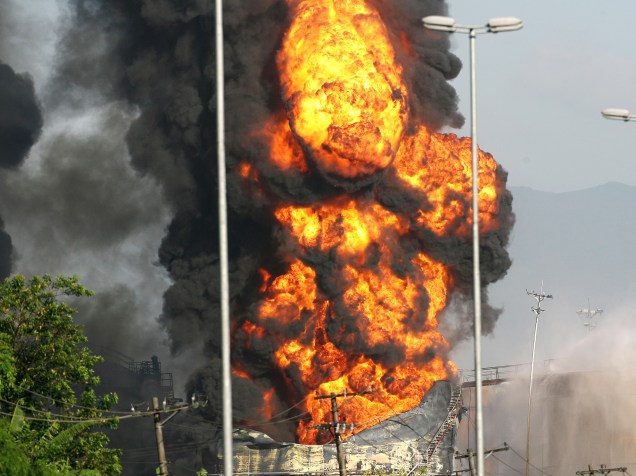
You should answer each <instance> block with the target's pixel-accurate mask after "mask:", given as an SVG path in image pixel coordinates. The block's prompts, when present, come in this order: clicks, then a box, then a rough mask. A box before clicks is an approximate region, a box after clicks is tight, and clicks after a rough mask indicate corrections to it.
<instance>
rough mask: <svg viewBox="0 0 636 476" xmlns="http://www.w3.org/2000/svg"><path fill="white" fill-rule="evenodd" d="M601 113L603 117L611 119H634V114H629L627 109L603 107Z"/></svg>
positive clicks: (635, 117)
mask: <svg viewBox="0 0 636 476" xmlns="http://www.w3.org/2000/svg"><path fill="white" fill-rule="evenodd" d="M601 114H602V115H603V117H604V118H605V119H613V120H615V121H633V120H635V119H636V116H634V115H632V114H630V113H629V111H628V110H627V109H616V108H609V109H603V110H602V111H601Z"/></svg>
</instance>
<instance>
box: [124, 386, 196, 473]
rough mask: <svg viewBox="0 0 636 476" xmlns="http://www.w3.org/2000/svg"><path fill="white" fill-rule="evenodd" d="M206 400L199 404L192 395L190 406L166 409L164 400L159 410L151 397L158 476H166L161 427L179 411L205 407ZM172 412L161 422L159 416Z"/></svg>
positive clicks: (166, 463)
mask: <svg viewBox="0 0 636 476" xmlns="http://www.w3.org/2000/svg"><path fill="white" fill-rule="evenodd" d="M207 403H208V401H207V399H206V400H205V401H204V402H203V403H200V402H199V400H198V398H197V396H196V395H192V401H191V403H190V404H187V403H179V405H178V406H176V407H173V408H166V404H167V402H166V399H165V398H164V400H163V405H162V408H161V409H160V408H159V399H158V398H157V397H152V411H153V414H152V416H153V420H154V422H155V438H156V440H157V454H158V455H159V475H160V476H168V460H167V459H166V449H165V447H164V444H163V425H164V424H165V423H167V422H168V421H169V420H170V419H171V418H172V417H174V416H175V415H176V414H177V413H179V412H180V411H181V410H187V409H188V408H198V407H199V406H202V407H204V406H206V405H207ZM132 410H133V411H135V406H134V405H133V406H132ZM167 411H170V412H172V413H171V414H170V415H169V416H168V417H167V418H166V419H165V420H163V421H161V414H162V413H164V412H167Z"/></svg>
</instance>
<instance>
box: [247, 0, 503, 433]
mask: <svg viewBox="0 0 636 476" xmlns="http://www.w3.org/2000/svg"><path fill="white" fill-rule="evenodd" d="M288 4H289V10H290V15H291V22H290V25H289V28H288V30H287V33H286V35H285V36H284V38H283V40H282V46H281V49H280V51H279V53H278V57H277V65H278V72H279V75H280V84H281V86H282V102H281V105H283V106H284V110H283V108H281V113H278V114H274V115H273V116H272V118H271V119H270V120H269V121H268V122H267V123H266V124H264V125H263V127H262V129H261V130H259V131H255V134H256V135H258V136H260V137H261V138H265V139H264V140H265V141H266V142H267V144H268V148H269V156H267V157H263V158H261V160H263V161H265V162H267V164H268V167H275V168H276V169H278V170H280V171H281V172H283V173H289V174H301V175H307V174H312V173H314V174H318V175H320V177H322V178H323V179H325V178H326V180H327V182H329V183H331V184H332V185H334V190H336V192H334V193H331V194H329V196H328V198H323V199H321V200H318V201H316V202H315V203H303V204H302V205H299V204H297V203H293V201H292V200H290V201H289V203H281V204H280V205H279V206H278V207H277V208H276V209H275V210H274V212H273V217H272V219H273V220H274V221H275V222H276V223H277V230H278V231H277V237H278V240H279V242H280V261H281V263H282V268H283V269H284V271H282V272H281V271H280V268H279V269H278V270H274V269H265V268H263V269H262V270H261V283H262V286H261V289H260V299H259V300H258V302H257V303H256V304H254V305H253V306H252V308H251V312H250V314H249V316H248V317H247V318H244V319H242V320H241V321H240V323H239V325H238V326H239V327H238V328H237V331H236V344H237V345H242V346H244V347H245V348H247V349H248V350H249V349H250V348H257V347H258V348H263V347H267V348H271V362H269V363H267V365H268V366H269V367H270V368H271V371H270V374H275V377H274V380H275V381H276V382H277V383H276V386H275V390H274V391H275V393H276V395H277V398H278V400H279V401H282V402H284V403H285V404H286V405H287V406H288V407H291V406H295V408H296V409H297V410H299V413H302V412H303V411H304V412H307V413H308V414H309V417H310V418H306V419H303V420H301V421H300V422H299V424H298V426H297V438H298V440H299V441H300V442H302V443H308V444H311V443H320V442H325V441H328V440H329V439H330V438H331V436H330V435H329V433H326V432H321V431H319V430H318V429H316V428H314V425H316V424H319V423H324V422H327V421H330V419H331V418H330V410H331V409H330V402H329V401H328V399H325V400H321V399H315V398H313V397H314V395H315V394H320V395H324V394H330V393H342V392H343V391H344V390H346V391H348V392H365V394H364V395H360V396H356V397H354V398H348V399H346V401H343V402H342V405H341V408H340V416H341V418H342V420H344V421H346V422H349V423H355V424H356V425H357V428H358V429H360V428H365V427H368V426H370V425H373V424H375V423H377V422H378V421H381V420H383V419H386V418H388V417H390V416H391V415H393V414H395V413H399V412H403V411H406V410H409V409H411V408H413V407H415V406H416V405H418V404H419V403H420V401H421V399H422V397H423V396H424V394H425V393H426V392H427V391H428V390H429V389H430V388H431V386H432V385H433V383H434V382H435V381H437V380H441V379H447V378H451V377H453V375H454V372H455V367H454V365H453V364H452V362H450V361H449V360H448V359H447V357H446V356H447V354H448V351H449V344H448V342H447V341H446V340H445V338H444V337H443V336H442V335H441V333H440V332H439V331H438V319H439V316H440V312H441V311H442V310H444V308H445V307H446V306H447V304H448V299H449V295H450V293H451V291H452V290H453V286H454V279H453V274H452V272H451V270H450V269H449V266H448V265H447V264H445V263H444V262H441V261H440V260H439V259H437V258H433V256H432V255H430V253H427V249H429V247H428V246H427V241H426V240H428V239H434V238H435V237H447V238H449V239H454V240H463V241H464V242H465V241H467V240H468V239H469V238H470V231H471V213H472V211H471V207H470V204H471V193H472V185H471V183H472V182H471V179H472V177H471V173H472V172H471V151H470V140H467V139H460V138H458V137H457V136H455V135H453V134H441V133H436V132H432V131H429V130H428V129H427V128H426V127H425V126H424V125H423V124H424V122H425V118H423V119H421V118H414V117H409V114H408V110H407V104H408V94H409V92H408V91H407V88H406V86H405V83H404V81H403V79H402V74H403V70H402V66H401V65H400V64H399V63H398V61H397V60H396V54H395V51H394V48H393V46H392V43H391V41H390V36H389V34H388V31H387V27H386V26H385V24H384V23H383V21H382V18H381V17H380V15H379V13H378V11H376V10H375V8H374V7H373V6H372V5H373V3H372V2H370V1H364V0H346V1H345V0H343V1H340V0H323V1H320V0H288ZM407 125H410V128H407ZM407 129H408V130H409V132H408V133H407V132H406V131H407ZM479 154H480V155H479V172H480V191H479V205H480V221H481V222H480V225H481V228H482V230H483V231H489V230H494V229H496V228H497V227H498V226H499V222H498V213H499V209H498V203H499V201H498V193H499V191H500V190H502V189H503V188H504V184H503V183H501V179H499V178H498V176H497V174H496V173H495V172H496V170H497V164H496V162H495V161H494V160H493V158H492V156H490V155H488V154H485V153H483V152H481V151H480V153H479ZM241 174H242V176H243V177H244V180H245V182H246V184H249V186H250V187H252V188H253V187H255V186H256V187H258V186H260V185H261V177H260V176H259V173H258V171H257V170H256V168H254V167H252V166H251V165H249V164H248V163H247V162H246V163H245V164H244V165H243V166H242V168H241ZM389 180H390V184H391V185H390V187H391V189H392V190H394V189H398V190H399V192H400V193H402V194H403V195H404V196H407V197H411V198H412V200H411V203H412V205H411V206H410V207H407V208H406V209H403V210H401V209H398V208H397V207H396V206H393V205H392V204H391V203H387V202H388V201H387V200H385V199H383V198H382V187H387V186H388V185H386V183H388V181H389ZM235 373H236V375H237V376H238V377H243V378H248V379H250V380H253V381H254V382H260V380H259V379H258V378H257V377H258V376H256V375H250V374H249V372H248V371H247V370H246V369H243V368H238V367H237V369H236V371H235ZM273 388H274V387H272V386H271V385H270V386H263V388H262V392H263V401H264V404H263V414H264V416H265V417H271V416H272V414H271V412H273V411H274V410H272V404H271V403H272V397H273V393H272V392H273ZM366 392H371V393H366Z"/></svg>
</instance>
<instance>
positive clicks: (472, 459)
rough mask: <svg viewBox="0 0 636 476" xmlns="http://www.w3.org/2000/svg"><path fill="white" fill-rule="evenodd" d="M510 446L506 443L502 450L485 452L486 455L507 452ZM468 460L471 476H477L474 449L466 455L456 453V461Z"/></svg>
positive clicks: (496, 449)
mask: <svg viewBox="0 0 636 476" xmlns="http://www.w3.org/2000/svg"><path fill="white" fill-rule="evenodd" d="M507 450H508V444H507V443H504V445H503V446H502V447H501V448H495V449H494V450H488V451H484V455H486V456H487V455H489V454H490V453H496V452H497V451H507ZM463 458H468V470H469V471H470V476H475V474H476V468H475V452H474V451H473V450H472V449H470V448H469V449H468V450H467V451H466V453H465V454H463V455H462V454H459V453H455V459H463Z"/></svg>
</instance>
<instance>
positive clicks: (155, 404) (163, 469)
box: [152, 397, 168, 476]
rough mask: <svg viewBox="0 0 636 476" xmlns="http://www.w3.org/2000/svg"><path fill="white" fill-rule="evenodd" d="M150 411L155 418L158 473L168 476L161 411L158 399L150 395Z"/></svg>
mask: <svg viewBox="0 0 636 476" xmlns="http://www.w3.org/2000/svg"><path fill="white" fill-rule="evenodd" d="M152 411H153V412H154V413H153V418H154V420H155V438H156V439H157V453H158V455H159V474H160V475H161V476H168V461H167V460H166V450H165V448H164V445H163V429H162V427H161V413H159V399H158V398H157V397H152Z"/></svg>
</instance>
